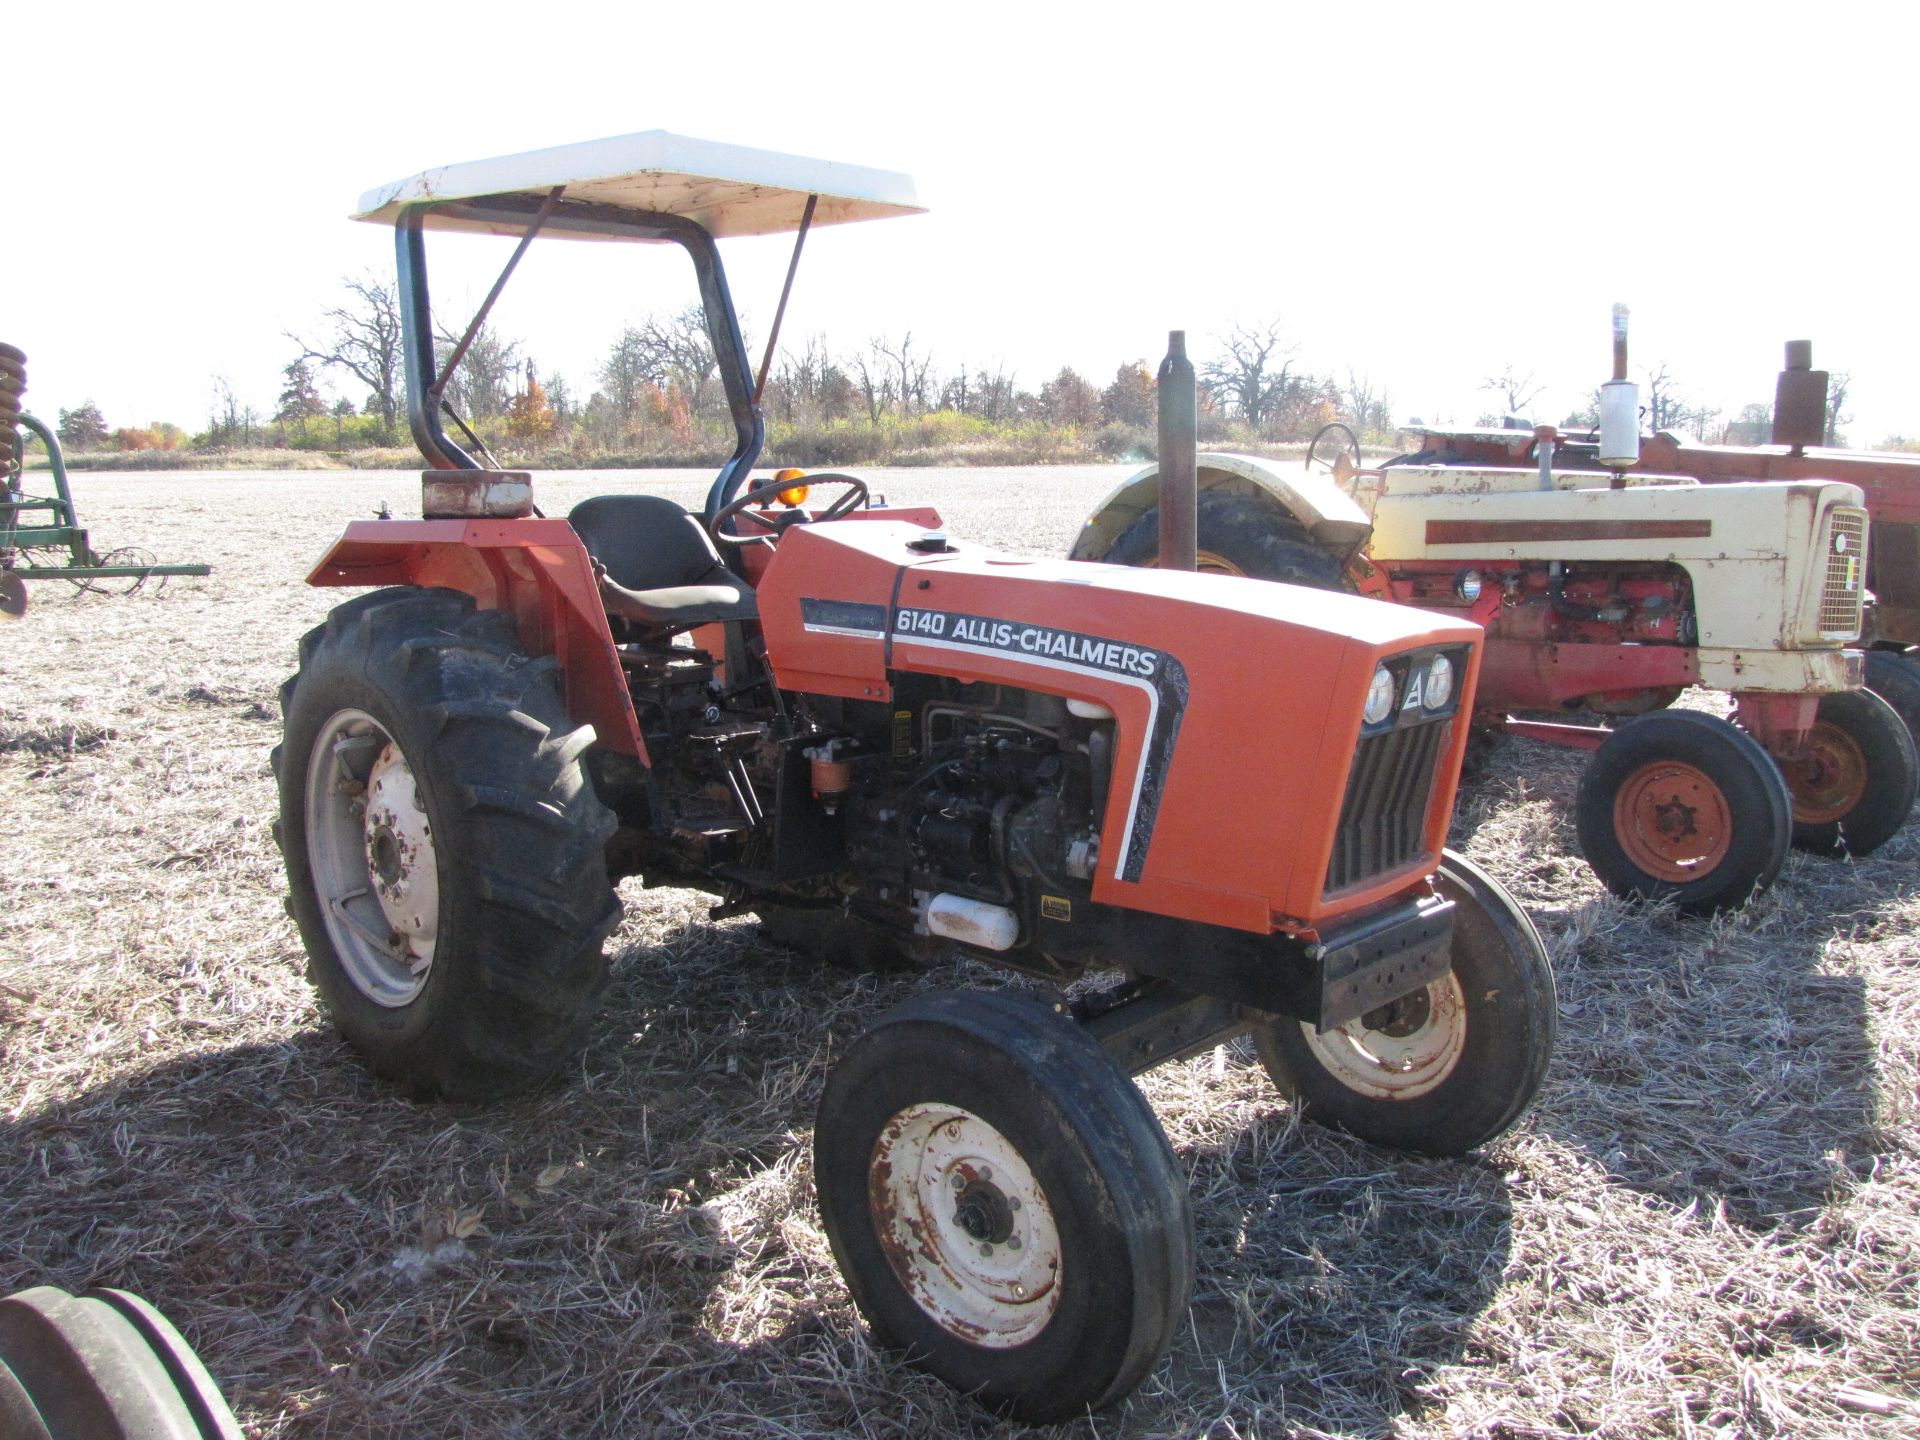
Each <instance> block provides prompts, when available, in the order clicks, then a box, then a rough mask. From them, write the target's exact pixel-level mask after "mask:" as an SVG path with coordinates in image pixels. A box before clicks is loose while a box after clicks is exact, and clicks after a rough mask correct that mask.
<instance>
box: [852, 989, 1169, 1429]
mask: <svg viewBox="0 0 1920 1440" xmlns="http://www.w3.org/2000/svg"><path fill="white" fill-rule="evenodd" d="M814 1182H815V1184H816V1186H817V1188H818V1190H819V1196H820V1218H821V1221H822V1222H823V1224H824V1225H825V1227H826V1232H827V1239H828V1240H829V1242H831V1244H832V1246H833V1255H834V1259H835V1260H836V1261H837V1262H838V1264H839V1266H840V1273H841V1275H842V1276H844V1277H845V1279H846V1283H847V1289H848V1290H849V1291H850V1292H852V1295H853V1300H854V1304H856V1305H857V1306H858V1307H859V1308H860V1313H861V1314H862V1315H863V1316H865V1317H866V1321H867V1324H868V1326H869V1327H870V1328H871V1329H872V1332H873V1336H874V1339H875V1340H876V1342H877V1343H879V1344H880V1345H881V1346H883V1347H885V1348H887V1349H891V1350H897V1351H899V1352H901V1353H902V1354H903V1355H905V1356H906V1358H907V1359H908V1360H909V1362H910V1363H912V1364H915V1365H918V1366H920V1367H921V1368H922V1369H925V1370H928V1371H931V1372H932V1373H933V1374H935V1375H937V1376H939V1377H940V1378H941V1379H942V1380H945V1381H946V1382H947V1383H948V1384H950V1385H952V1386H953V1387H954V1388H955V1389H957V1390H961V1391H964V1392H966V1393H967V1394H969V1395H973V1396H974V1397H976V1398H977V1399H979V1400H980V1401H982V1402H983V1403H985V1404H986V1405H989V1406H991V1407H992V1408H994V1409H996V1410H1001V1411H1005V1412H1007V1413H1009V1414H1012V1415H1015V1416H1018V1417H1019V1418H1020V1419H1022V1420H1026V1421H1030V1422H1042V1421H1052V1420H1064V1419H1068V1418H1070V1417H1072V1416H1075V1415H1080V1414H1084V1413H1085V1412H1086V1411H1087V1410H1088V1409H1090V1408H1091V1409H1099V1408H1101V1407H1103V1406H1106V1405H1109V1404H1112V1403H1113V1402H1115V1401H1117V1400H1119V1399H1120V1398H1121V1397H1123V1396H1124V1395H1126V1394H1127V1392H1128V1391H1130V1390H1131V1389H1132V1388H1133V1387H1134V1386H1135V1385H1136V1384H1138V1383H1139V1382H1140V1380H1141V1378H1142V1377H1143V1376H1144V1375H1145V1374H1146V1373H1147V1371H1148V1370H1150V1369H1151V1368H1152V1367H1153V1366H1154V1364H1155V1363H1157V1362H1158V1361H1159V1359H1160V1357H1161V1356H1162V1355H1164V1354H1165V1353H1166V1350H1167V1347H1168V1345H1169V1344H1170V1343H1171V1342H1172V1339H1173V1335H1174V1332H1175V1330H1176V1328H1177V1327H1178V1325H1179V1323H1180V1321H1181V1318H1182V1317H1183V1316H1184V1315H1185V1314H1186V1309H1187V1296H1188V1292H1189V1290H1190V1289H1191V1287H1192V1281H1193V1218H1192V1214H1191V1211H1190V1209H1189V1205H1188V1199H1187V1186H1186V1177H1185V1176H1184V1174H1183V1173H1182V1172H1181V1169H1180V1166H1179V1164H1178V1163H1177V1162H1176V1161H1175V1160H1174V1157H1173V1152H1172V1150H1171V1149H1169V1148H1168V1146H1167V1140H1166V1136H1165V1135H1164V1134H1163V1133H1162V1131H1161V1129H1160V1124H1159V1121H1158V1120H1156V1119H1155V1118H1154V1114H1153V1111H1152V1110H1151V1109H1150V1108H1149V1107H1148V1105H1147V1102H1146V1100H1145V1099H1144V1098H1143V1097H1142V1096H1141V1094H1140V1092H1139V1090H1137V1089H1136V1088H1135V1087H1134V1085H1133V1082H1132V1081H1131V1080H1129V1079H1128V1078H1127V1076H1126V1074H1125V1073H1124V1072H1123V1071H1122V1070H1121V1069H1120V1068H1119V1066H1117V1065H1116V1064H1115V1063H1114V1062H1113V1060H1112V1059H1111V1058H1109V1056H1108V1055H1107V1053H1106V1052H1105V1051H1104V1050H1102V1049H1101V1048H1100V1046H1099V1044H1098V1043H1096V1042H1095V1041H1094V1040H1093V1038H1092V1037H1091V1036H1089V1035H1088V1034H1086V1033H1085V1032H1084V1031H1082V1030H1081V1029H1080V1028H1079V1027H1078V1026H1077V1025H1075V1024H1074V1023H1073V1022H1072V1021H1070V1020H1067V1019H1065V1018H1064V1017H1062V1016H1060V1015H1058V1014H1056V1013H1054V1012H1053V1011H1052V1010H1051V1009H1049V1008H1047V1007H1046V1006H1043V1005H1041V1004H1039V1003H1037V1002H1036V1001H1034V1000H1031V999H1028V998H1026V997H1023V996H1020V995H1017V994H1014V993H1011V992H1007V991H992V992H980V991H974V992H962V993H957V994H955V993H947V994H939V995H924V996H919V997H917V998H915V999H912V1000H909V1001H907V1002H906V1003H905V1004H903V1005H901V1006H899V1007H898V1008H896V1009H894V1010H892V1011H891V1012H889V1013H888V1014H887V1015H885V1016H883V1017H882V1018H881V1019H880V1021H879V1023H878V1024H876V1025H875V1026H874V1027H873V1028H872V1029H871V1030H869V1031H868V1032H867V1033H866V1034H865V1035H863V1036H861V1037H860V1038H859V1039H858V1040H857V1041H855V1042H854V1044H853V1046H852V1048H851V1049H850V1050H849V1051H848V1052H847V1055H846V1057H845V1058H844V1059H843V1060H842V1061H841V1062H840V1064H839V1065H837V1066H836V1067H835V1068H834V1071H833V1074H832V1075H831V1076H830V1077H829V1078H828V1080H827V1086H826V1091H825V1093H824V1094H823V1095H822V1096H821V1100H820V1111H819V1117H818V1120H817V1122H816V1125H815V1128H814Z"/></svg>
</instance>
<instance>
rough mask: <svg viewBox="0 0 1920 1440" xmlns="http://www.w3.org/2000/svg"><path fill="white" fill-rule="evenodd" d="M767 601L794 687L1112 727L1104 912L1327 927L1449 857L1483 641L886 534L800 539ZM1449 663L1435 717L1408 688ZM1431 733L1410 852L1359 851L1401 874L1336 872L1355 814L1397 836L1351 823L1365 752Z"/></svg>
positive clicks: (1402, 612)
mask: <svg viewBox="0 0 1920 1440" xmlns="http://www.w3.org/2000/svg"><path fill="white" fill-rule="evenodd" d="M758 595H759V606H760V617H761V623H762V625H763V626H764V627H765V633H766V639H767V650H768V658H769V659H770V661H771V662H772V665H773V667H774V670H775V672H776V675H777V677H778V681H779V684H780V685H781V687H782V688H783V689H790V690H798V691H805V692H812V693H815V694H830V695H838V696H843V697H845V698H847V699H851V700H869V701H876V702H885V701H888V700H890V699H891V698H892V694H893V682H894V677H895V676H898V675H902V674H911V673H920V674H936V675H947V676H952V677H954V678H956V679H959V680H964V681H972V682H982V683H989V684H1000V685H1006V686H1010V687H1016V688H1020V689H1025V690H1036V691H1042V692H1046V693H1050V694H1056V695H1061V696H1064V697H1066V698H1068V699H1069V700H1073V701H1077V702H1080V703H1079V704H1078V705H1077V706H1076V707H1075V708H1076V713H1080V714H1083V715H1088V716H1092V717H1095V718H1096V719H1098V718H1101V717H1107V716H1110V717H1112V719H1113V720H1114V722H1115V726H1116V735H1115V745H1114V766H1113V784H1112V790H1111V796H1112V798H1111V801H1110V805H1109V810H1108V814H1107V815H1106V817H1105V823H1104V825H1103V829H1102V834H1101V859H1100V865H1099V869H1098V871H1097V873H1096V878H1095V889H1094V898H1095V899H1096V900H1100V901H1102V902H1105V903H1112V904H1118V905H1124V906H1128V907H1131V908H1139V909H1149V910H1156V911H1159V912H1161V913H1165V914H1170V915H1178V916H1182V917H1184V918H1191V919H1199V920H1203V921H1207V922H1210V923H1218V924H1227V925H1232V926H1235V927H1236V928H1240V929H1248V930H1260V931H1266V930H1270V929H1272V928H1275V927H1276V926H1277V927H1280V928H1290V927H1291V928H1312V927H1314V926H1316V925H1317V924H1318V923H1320V922H1321V921H1323V920H1326V919H1328V918H1331V917H1333V916H1336V915H1340V914H1344V913H1347V912H1350V911H1353V910H1356V909H1359V908H1363V907H1364V906H1366V905H1368V904H1370V903H1372V902H1373V901H1374V900H1376V899H1378V898H1379V897H1380V896H1382V895H1384V894H1386V893H1388V892H1390V891H1392V890H1394V889H1396V888H1398V889H1404V888H1405V885H1406V883H1407V881H1408V879H1409V877H1410V876H1412V875H1414V874H1416V873H1417V872H1418V871H1419V869H1420V867H1421V866H1425V867H1427V868H1431V865H1432V864H1433V863H1434V862H1436V861H1437V859H1438V856H1439V849H1440V845H1441V843H1442V841H1443V839H1444V835H1445V828H1446V822H1447V817H1448V814H1449V813H1450V811H1451V809H1452V803H1453V790H1454V783H1455V779H1456V777H1457V775H1458V771H1459V754H1460V749H1461V746H1462V744H1463V743H1464V738H1465V731H1464V726H1463V725H1460V724H1457V723H1455V717H1456V716H1457V715H1459V714H1464V713H1465V710H1464V709H1463V707H1464V706H1467V705H1469V704H1470V701H1471V690H1472V683H1473V679H1474V675H1475V672H1476V668H1477V661H1478V649H1479V646H1478V641H1479V638H1480V634H1481V632H1480V629H1479V627H1478V626H1475V625H1471V624H1467V623H1464V622H1459V621H1450V620H1445V619H1440V618H1437V617H1435V616H1432V615H1430V614H1426V613H1423V612H1420V611H1416V610H1411V609H1407V608H1405V607H1401V606H1395V605H1387V604H1382V603H1380V602H1378V601H1373V600H1365V599H1360V598H1357V597H1354V596H1348V595H1340V594H1332V593H1329V592H1326V591H1320V590H1308V589H1302V588H1299V587H1295V586H1289V585H1276V584H1273V583H1271V582H1268V581H1261V580H1248V579H1241V578H1237V577H1230V576H1222V575H1212V574H1189V573H1183V572H1176V571H1161V570H1140V569H1132V568H1128V567H1123V566H1114V565H1095V564H1086V563H1081V562H1076V561H1069V560H1052V559H1046V560H1026V559H1018V558H1014V557H1011V556H1007V555H1003V554H1000V553H997V552H995V551H992V550H989V549H986V548H983V547H980V546H975V545H967V544H953V545H949V544H948V542H946V541H945V539H944V538H943V537H940V536H938V535H937V534H935V533H932V532H927V531H924V530H922V529H920V528H919V527H917V526H912V525H906V524H901V523H898V522H889V521H885V520H877V519H871V518H869V519H864V520H862V521H860V522H858V523H842V524H826V525H812V526H806V527H802V528H798V529H795V530H791V531H789V532H788V533H787V534H786V536H785V537H784V538H783V539H782V540H781V541H780V544H779V546H778V548H777V549H776V551H775V553H774V557H773V560H772V562H771V563H770V565H769V566H768V569H767V572H766V575H765V576H764V578H763V579H762V580H761V582H760V585H759V589H758ZM1442 653H1445V654H1447V655H1448V656H1449V658H1450V661H1451V663H1452V666H1453V674H1454V676H1455V682H1454V688H1453V691H1452V694H1451V696H1450V698H1449V699H1448V700H1447V701H1446V702H1445V704H1444V705H1443V706H1440V707H1436V708H1435V709H1434V710H1432V711H1424V710H1423V709H1422V707H1421V696H1420V693H1419V684H1418V682H1417V681H1415V682H1413V683H1412V685H1411V688H1409V683H1408V682H1409V677H1410V676H1411V675H1412V673H1413V670H1414V669H1416V668H1419V667H1421V666H1425V665H1429V664H1431V661H1432V657H1434V656H1435V655H1438V654H1442ZM1387 662H1390V664H1391V668H1392V672H1393V674H1394V675H1395V676H1396V681H1395V683H1396V686H1397V687H1398V688H1397V690H1396V699H1395V708H1394V713H1393V714H1392V715H1391V716H1389V718H1388V719H1387V720H1385V721H1383V722H1380V723H1379V724H1377V725H1375V726H1373V727H1368V726H1367V725H1366V724H1365V723H1364V720H1363V710H1364V707H1365V704H1366V698H1367V692H1368V688H1369V686H1370V685H1371V684H1372V682H1373V678H1374V674H1375V671H1376V670H1377V669H1379V668H1380V667H1381V665H1382V664H1383V663H1387ZM1422 673H1424V671H1423V672H1422ZM1416 723H1418V724H1421V725H1422V727H1423V734H1422V737H1421V740H1420V746H1422V747H1424V748H1422V749H1421V751H1420V753H1421V754H1423V755H1424V756H1425V759H1423V760H1422V761H1421V762H1420V764H1421V765H1422V766H1424V767H1425V768H1424V770H1422V771H1421V779H1420V782H1419V794H1418V795H1417V796H1413V797H1411V798H1407V797H1404V796H1403V797H1401V800H1403V801H1404V803H1403V804H1401V805H1400V808H1399V809H1398V810H1397V811H1394V813H1395V814H1397V815H1398V816H1399V820H1398V821H1396V822H1393V823H1398V824H1401V825H1402V828H1403V829H1407V830H1409V832H1410V833H1409V834H1408V835H1405V836H1402V837H1401V841H1402V842H1403V843H1398V844H1397V847H1396V844H1391V843H1390V844H1387V845H1385V846H1384V847H1381V846H1373V845H1372V842H1371V841H1368V842H1367V844H1366V845H1362V846H1361V849H1362V850H1365V851H1366V853H1367V854H1369V855H1374V854H1380V855H1388V856H1389V857H1390V861H1389V863H1387V864H1386V865H1385V866H1384V868H1377V867H1376V868H1373V869H1369V868H1368V866H1367V865H1366V864H1365V863H1360V864H1358V865H1357V866H1356V865H1353V864H1348V863H1346V862H1341V861H1338V860H1337V859H1336V857H1335V855H1334V851H1335V848H1336V844H1337V843H1339V841H1340V834H1341V831H1342V828H1343V826H1347V825H1348V820H1349V811H1354V819H1353V824H1355V825H1359V826H1361V827H1362V828H1365V827H1367V826H1375V827H1376V828H1377V825H1378V823H1379V822H1380V816H1379V815H1372V814H1360V813H1359V812H1358V811H1357V810H1355V807H1353V806H1349V805H1348V804H1347V801H1348V799H1349V791H1350V786H1349V778H1350V774H1352V773H1354V772H1356V768H1357V761H1356V756H1357V754H1358V753H1359V752H1360V751H1361V750H1362V749H1363V748H1364V745H1365V743H1366V741H1367V740H1368V738H1369V736H1370V735H1371V736H1373V737H1375V738H1380V737H1382V736H1384V734H1385V732H1387V731H1393V730H1396V729H1398V728H1407V729H1411V728H1413V727H1414V726H1415V725H1416ZM1442 727H1444V733H1443V732H1442ZM1396 743H1397V742H1396ZM1416 748H1420V747H1416ZM1401 768H1402V769H1406V770H1408V771H1409V773H1410V772H1411V769H1412V768H1415V767H1411V766H1406V767H1401ZM1370 783H1371V782H1370ZM1382 783H1384V784H1385V785H1386V788H1387V789H1389V790H1391V789H1392V787H1393V784H1394V783H1397V782H1393V781H1386V782H1382ZM1359 809H1360V810H1367V811H1371V810H1380V811H1381V813H1382V814H1385V813H1386V812H1387V811H1392V810H1394V801H1393V797H1391V796H1389V795H1387V794H1385V793H1381V794H1376V795H1371V796H1363V797H1361V800H1360V802H1359ZM1363 838H1364V837H1363ZM1369 846H1371V848H1369Z"/></svg>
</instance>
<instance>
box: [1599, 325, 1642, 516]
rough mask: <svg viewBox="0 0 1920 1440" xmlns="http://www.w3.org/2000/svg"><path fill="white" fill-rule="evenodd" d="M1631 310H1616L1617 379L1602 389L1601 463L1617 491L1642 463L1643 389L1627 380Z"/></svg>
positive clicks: (1614, 368) (1614, 342)
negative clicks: (1641, 392) (1628, 326)
mask: <svg viewBox="0 0 1920 1440" xmlns="http://www.w3.org/2000/svg"><path fill="white" fill-rule="evenodd" d="M1627 313H1628V312H1627V307H1626V306H1624V305H1615V306H1614V307H1613V378H1612V379H1611V380H1609V381H1608V382H1607V383H1606V384H1604V385H1602V386H1601V387H1600V456H1599V459H1600V463H1601V464H1602V465H1604V466H1606V467H1607V468H1608V469H1609V470H1611V471H1613V488H1614V489H1616V490H1618V489H1619V488H1620V487H1621V486H1622V485H1624V484H1626V472H1627V471H1629V470H1631V469H1632V468H1633V467H1634V466H1636V465H1638V464H1639V463H1640V387H1639V386H1638V385H1635V384H1634V383H1633V382H1632V381H1631V380H1629V379H1627Z"/></svg>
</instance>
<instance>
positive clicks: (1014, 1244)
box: [1007, 1235, 1020, 1250]
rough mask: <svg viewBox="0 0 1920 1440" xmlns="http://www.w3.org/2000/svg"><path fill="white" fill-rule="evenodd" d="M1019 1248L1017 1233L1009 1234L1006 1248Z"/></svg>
mask: <svg viewBox="0 0 1920 1440" xmlns="http://www.w3.org/2000/svg"><path fill="white" fill-rule="evenodd" d="M1019 1248H1020V1237H1019V1236H1018V1235H1009V1236H1008V1237H1007V1249H1009V1250H1018V1249H1019Z"/></svg>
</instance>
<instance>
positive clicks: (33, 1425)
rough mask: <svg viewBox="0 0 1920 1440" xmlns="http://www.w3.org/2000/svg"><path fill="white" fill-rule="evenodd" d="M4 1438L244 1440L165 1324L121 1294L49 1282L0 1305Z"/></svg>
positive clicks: (194, 1359)
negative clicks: (80, 1291) (72, 1290)
mask: <svg viewBox="0 0 1920 1440" xmlns="http://www.w3.org/2000/svg"><path fill="white" fill-rule="evenodd" d="M0 1436H4V1437H5V1440H69V1437H73V1440H79V1437H87V1440H92V1437H95V1436H99V1437H103V1440H105V1437H122V1440H187V1437H193V1440H240V1427H239V1425H237V1424H236V1423H235V1422H234V1418H233V1412H232V1411H231V1410H230V1409H228V1407H227V1402H226V1400H225V1399H224V1398H223V1397H222V1396H221V1394H220V1390H219V1387H218V1386H216V1385H215V1384H214V1382H213V1377H212V1376H211V1375H209V1374H208V1373H207V1369H206V1367H205V1366H204V1365H202V1364H201V1363H200V1357H199V1356H197V1355H195V1354H194V1353H193V1349H192V1347H191V1346H189V1345H188V1344H187V1342H186V1341H185V1340H184V1339H183V1338H181V1335H180V1332H179V1331H178V1330H176V1329H174V1328H173V1326H172V1325H171V1324H170V1323H168V1321H167V1320H166V1318H165V1317H164V1316H162V1315H161V1314H160V1312H159V1311H157V1310H155V1309H154V1308H153V1307H152V1306H151V1305H149V1304H147V1303H146V1302H145V1301H144V1300H141V1299H140V1298H138V1297H137V1296H134V1295H129V1294H127V1293H126V1292H125V1291H123V1290H94V1291H90V1292H88V1293H87V1294H85V1295H69V1294H68V1293H67V1292H66V1291H64V1290H57V1289H55V1288H54V1287H52V1286H50V1285H40V1286H35V1287H34V1288H33V1289H30V1290H21V1291H19V1292H17V1293H16V1294H13V1295H9V1296H7V1297H6V1299H4V1300H0Z"/></svg>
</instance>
